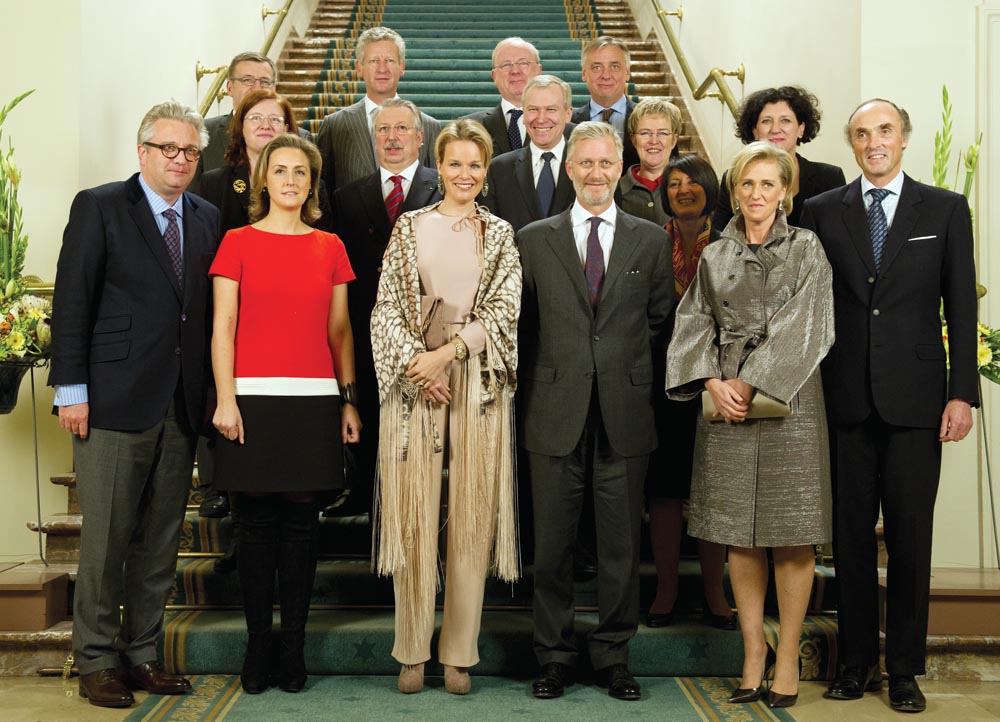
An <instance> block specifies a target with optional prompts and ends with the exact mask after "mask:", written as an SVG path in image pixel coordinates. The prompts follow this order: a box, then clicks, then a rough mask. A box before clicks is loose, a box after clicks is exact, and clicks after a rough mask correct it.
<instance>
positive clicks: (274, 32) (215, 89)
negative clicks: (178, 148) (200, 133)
mask: <svg viewBox="0 0 1000 722" xmlns="http://www.w3.org/2000/svg"><path fill="white" fill-rule="evenodd" d="M293 2H295V0H285V7H283V8H281V9H280V10H267V8H266V7H264V8H261V15H263V16H264V18H266V17H267V15H278V20H277V21H276V22H275V23H274V25H272V26H271V32H269V33H268V34H267V39H266V40H265V41H264V47H263V48H261V50H260V54H261V55H267V54H268V52H269V51H270V50H271V45H273V44H274V39H275V38H276V37H277V36H278V30H280V29H281V24H282V23H283V22H285V18H287V17H288V11H289V10H290V9H291V7H292V3H293ZM265 12H266V14H265ZM228 69H229V66H228V65H225V66H222V69H221V70H218V71H216V72H217V73H218V76H217V77H216V78H215V80H213V81H212V85H211V87H210V88H209V89H208V93H206V94H205V99H204V100H203V101H201V105H200V106H199V107H198V111H199V112H200V113H201V114H202V115H203V116H204V115H205V114H206V113H207V112H208V111H209V109H210V108H211V107H212V103H214V102H215V100H216V98H217V97H218V98H220V99H221V98H222V97H224V96H223V95H222V94H221V93H220V91H221V90H222V83H223V82H224V81H225V79H226V76H225V74H224V72H225V71H226V70H228ZM203 70H204V68H203V66H202V64H201V61H198V62H197V63H196V64H195V77H196V79H198V80H200V79H201V76H200V75H198V73H199V72H201V71H203ZM209 72H212V71H209Z"/></svg>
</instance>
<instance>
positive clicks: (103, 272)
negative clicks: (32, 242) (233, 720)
mask: <svg viewBox="0 0 1000 722" xmlns="http://www.w3.org/2000/svg"><path fill="white" fill-rule="evenodd" d="M207 141H208V133H207V132H206V131H205V127H204V123H203V122H202V119H201V116H200V115H198V113H197V112H196V111H194V110H192V109H191V108H188V107H186V106H184V105H181V104H179V103H177V102H174V101H171V102H167V103H161V104H160V105H156V106H154V107H153V108H151V109H150V110H149V112H148V113H146V116H145V117H144V118H143V120H142V123H141V124H140V126H139V132H138V148H137V151H138V156H139V167H140V172H139V173H137V174H135V175H133V176H132V177H131V178H129V179H128V180H126V181H124V182H119V183H108V184H107V185H103V186H99V187H97V188H91V189H89V190H84V191H81V192H80V193H78V194H77V196H76V198H75V199H74V200H73V205H72V207H71V209H70V213H69V222H68V223H67V225H66V232H65V234H64V236H63V245H62V250H61V251H60V253H59V262H58V266H57V270H56V283H55V298H54V303H53V316H52V369H51V371H50V373H49V380H48V382H49V384H50V385H52V386H55V401H54V403H55V405H56V407H58V414H59V424H60V426H62V427H63V428H64V429H66V430H67V431H69V432H70V433H71V434H72V435H73V461H74V464H75V467H76V474H77V492H78V494H79V497H80V508H81V510H82V513H83V519H84V522H83V532H82V534H81V537H80V564H79V571H78V573H77V580H76V592H75V595H74V599H73V656H74V659H75V661H76V664H77V666H78V667H79V670H80V696H81V697H84V698H86V699H89V700H90V703H91V704H94V705H98V706H101V707H128V706H130V705H132V704H133V703H134V701H135V699H134V697H133V696H132V692H131V691H130V688H131V689H144V690H147V691H148V692H151V693H153V694H181V693H183V692H186V691H188V690H189V689H190V688H191V685H190V684H189V682H188V680H186V679H184V678H183V677H180V676H177V675H173V674H167V673H166V672H165V671H164V670H163V667H162V666H161V664H160V662H159V661H157V655H156V642H157V638H158V637H159V633H160V629H161V627H162V626H163V610H164V605H165V604H166V602H167V597H168V595H169V593H170V589H171V587H172V586H173V582H174V570H175V568H176V565H177V548H178V539H179V535H180V530H181V524H182V522H183V520H184V508H185V506H186V504H187V498H188V491H189V489H190V487H191V470H192V467H193V464H194V453H195V439H196V435H197V432H199V431H200V430H202V429H204V427H205V420H206V403H205V399H206V389H207V386H208V383H207V382H208V368H209V363H208V354H209V343H208V340H209V335H210V332H211V313H210V304H209V292H210V286H209V281H208V268H209V265H210V264H211V262H212V258H213V256H214V255H215V251H216V248H217V246H218V243H219V212H218V210H217V209H216V208H215V206H213V205H211V204H210V203H208V202H206V201H204V200H202V199H201V198H199V197H197V196H195V195H192V194H190V193H186V192H185V189H186V188H187V187H188V185H189V184H190V182H191V179H192V178H193V177H194V172H195V168H196V166H197V163H198V158H199V156H200V155H201V149H202V148H203V147H204V146H205V143H206V142H207ZM122 607H123V608H124V611H123V612H119V609H120V608H122ZM120 668H123V669H124V672H120V671H119V669H120Z"/></svg>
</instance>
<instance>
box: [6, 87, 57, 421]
mask: <svg viewBox="0 0 1000 722" xmlns="http://www.w3.org/2000/svg"><path fill="white" fill-rule="evenodd" d="M33 92H35V91H34V90H29V91H27V92H25V93H22V94H21V95H19V96H17V97H16V98H14V99H13V100H12V101H10V102H9V103H7V105H5V106H4V107H3V108H2V109H0V142H2V140H3V123H4V121H5V120H6V119H7V115H8V114H9V113H10V111H12V110H13V109H14V108H15V107H17V105H18V104H19V103H20V102H21V101H22V100H24V99H25V98H27V97H28V96H29V95H31V94H32V93H33ZM20 182H21V172H20V171H19V170H18V168H17V165H16V164H15V163H14V145H13V143H12V142H11V141H10V139H9V138H8V141H7V151H6V152H4V151H3V149H2V146H0V414H7V413H10V412H11V411H12V410H13V409H14V406H15V405H16V404H17V393H18V390H19V389H20V387H21V379H22V378H23V376H24V374H25V372H27V370H28V369H29V368H31V367H32V366H37V365H41V364H43V363H45V361H46V360H47V358H48V352H49V346H50V344H51V341H52V332H51V329H50V322H51V316H52V306H51V303H50V301H49V300H48V299H47V298H44V297H42V296H36V295H34V294H31V293H28V292H27V285H26V281H25V278H24V275H23V272H24V256H25V253H26V252H27V250H28V235H27V234H26V233H25V232H24V224H23V220H22V210H21V204H20V202H19V201H18V198H17V191H18V186H19V185H20Z"/></svg>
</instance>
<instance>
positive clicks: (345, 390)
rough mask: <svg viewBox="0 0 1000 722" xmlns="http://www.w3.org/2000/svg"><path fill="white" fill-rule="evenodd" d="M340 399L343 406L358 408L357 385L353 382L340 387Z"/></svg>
mask: <svg viewBox="0 0 1000 722" xmlns="http://www.w3.org/2000/svg"><path fill="white" fill-rule="evenodd" d="M340 398H341V400H342V401H343V402H344V403H345V404H350V405H351V406H353V407H354V408H357V407H358V385H357V384H356V383H354V382H353V381H352V382H351V383H349V384H344V385H343V386H341V387H340Z"/></svg>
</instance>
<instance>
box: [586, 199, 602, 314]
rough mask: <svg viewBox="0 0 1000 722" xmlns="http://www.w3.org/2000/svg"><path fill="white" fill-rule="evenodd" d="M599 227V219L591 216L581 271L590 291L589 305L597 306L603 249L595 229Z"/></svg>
mask: <svg viewBox="0 0 1000 722" xmlns="http://www.w3.org/2000/svg"><path fill="white" fill-rule="evenodd" d="M600 227H601V219H600V218H598V217H597V216H593V217H592V218H591V219H590V235H589V236H587V262H586V263H585V264H584V266H583V273H584V275H585V276H586V277H587V289H588V290H589V291H590V305H591V306H593V307H594V308H597V301H598V299H600V297H601V283H603V281H604V251H602V250H601V239H600V238H599V237H598V235H597V229H598V228H600Z"/></svg>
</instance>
